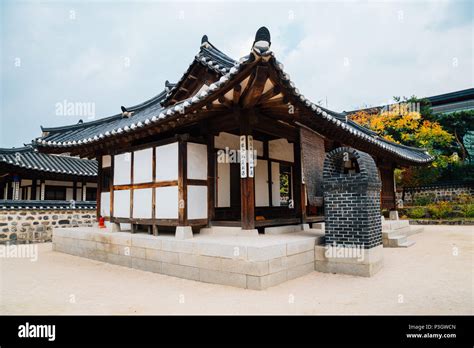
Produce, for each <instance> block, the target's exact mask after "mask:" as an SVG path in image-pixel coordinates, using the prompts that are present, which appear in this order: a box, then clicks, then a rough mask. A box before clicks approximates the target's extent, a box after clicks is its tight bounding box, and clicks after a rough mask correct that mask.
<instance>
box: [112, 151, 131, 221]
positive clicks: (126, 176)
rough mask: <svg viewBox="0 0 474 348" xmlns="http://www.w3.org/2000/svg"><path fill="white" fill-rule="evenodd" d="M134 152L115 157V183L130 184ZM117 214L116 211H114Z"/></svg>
mask: <svg viewBox="0 0 474 348" xmlns="http://www.w3.org/2000/svg"><path fill="white" fill-rule="evenodd" d="M131 165H132V154H131V153H130V152H126V153H123V154H120V155H116V156H115V157H114V185H129V184H131V182H130V172H131ZM114 215H115V212H114Z"/></svg>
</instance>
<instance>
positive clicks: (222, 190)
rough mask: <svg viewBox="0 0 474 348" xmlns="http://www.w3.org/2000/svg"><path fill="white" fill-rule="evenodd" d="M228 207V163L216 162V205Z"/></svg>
mask: <svg viewBox="0 0 474 348" xmlns="http://www.w3.org/2000/svg"><path fill="white" fill-rule="evenodd" d="M216 206H217V207H218V208H226V207H230V164H229V163H217V205H216Z"/></svg>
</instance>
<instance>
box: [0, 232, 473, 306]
mask: <svg viewBox="0 0 474 348" xmlns="http://www.w3.org/2000/svg"><path fill="white" fill-rule="evenodd" d="M473 232H474V231H473V227H472V226H427V227H425V230H424V232H422V233H421V234H418V235H414V236H411V237H410V238H409V239H410V240H414V241H416V244H415V245H414V246H412V247H410V248H407V249H403V248H385V249H384V262H385V264H384V268H383V269H382V270H381V271H380V272H379V273H378V274H376V275H375V276H374V277H372V278H359V277H354V276H347V275H337V274H325V273H319V272H312V273H310V274H308V275H306V276H303V277H301V278H298V279H295V280H291V281H288V282H286V283H283V284H280V285H278V286H275V287H272V288H269V289H267V290H263V291H256V290H245V289H239V288H233V287H229V286H223V285H215V284H206V283H201V282H196V281H191V280H185V279H179V278H174V277H170V276H166V275H161V274H155V273H149V272H144V271H140V270H135V269H131V268H125V267H121V266H116V265H111V264H107V263H103V262H98V261H93V260H89V259H85V258H80V257H77V256H72V255H68V254H63V253H59V252H53V251H52V245H51V243H47V244H39V245H38V260H37V261H36V262H32V261H31V260H30V259H26V258H5V257H2V258H0V272H1V273H0V314H473V307H474V306H473V305H474V299H473Z"/></svg>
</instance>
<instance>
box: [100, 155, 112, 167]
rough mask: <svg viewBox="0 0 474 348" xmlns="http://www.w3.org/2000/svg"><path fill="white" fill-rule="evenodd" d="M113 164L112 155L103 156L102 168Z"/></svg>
mask: <svg viewBox="0 0 474 348" xmlns="http://www.w3.org/2000/svg"><path fill="white" fill-rule="evenodd" d="M111 165H112V156H110V155H105V156H102V168H108V167H110V166H111Z"/></svg>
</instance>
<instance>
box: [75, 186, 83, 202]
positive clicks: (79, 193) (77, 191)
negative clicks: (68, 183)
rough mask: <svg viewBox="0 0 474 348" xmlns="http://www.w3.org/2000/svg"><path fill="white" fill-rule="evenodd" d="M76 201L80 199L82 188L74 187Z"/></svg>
mask: <svg viewBox="0 0 474 348" xmlns="http://www.w3.org/2000/svg"><path fill="white" fill-rule="evenodd" d="M76 198H77V199H76V201H82V189H80V188H78V189H76Z"/></svg>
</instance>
